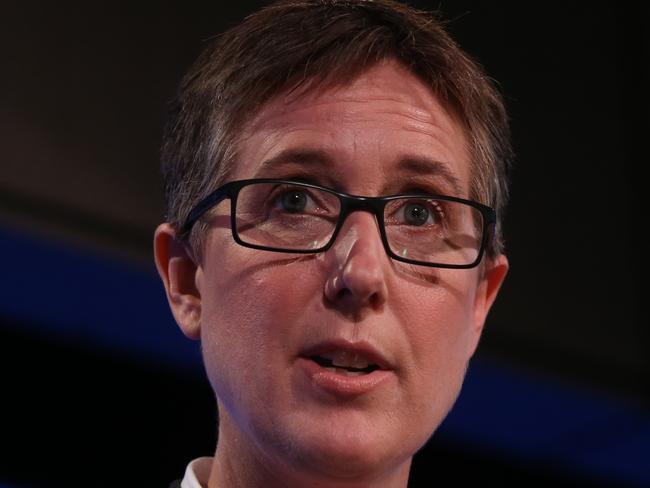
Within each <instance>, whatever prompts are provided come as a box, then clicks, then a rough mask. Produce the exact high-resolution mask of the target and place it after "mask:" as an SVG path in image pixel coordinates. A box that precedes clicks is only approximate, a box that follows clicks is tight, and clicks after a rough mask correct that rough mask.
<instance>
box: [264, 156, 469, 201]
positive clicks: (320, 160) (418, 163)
mask: <svg viewBox="0 0 650 488" xmlns="http://www.w3.org/2000/svg"><path fill="white" fill-rule="evenodd" d="M296 164H298V165H301V166H302V165H305V166H312V167H313V166H316V167H323V168H325V169H327V168H331V167H333V166H334V158H332V157H331V156H330V155H329V154H328V153H327V152H325V151H322V150H318V149H286V150H284V151H281V152H280V153H278V154H277V155H275V156H273V157H272V158H270V159H267V160H264V161H263V162H262V163H261V165H260V167H259V168H258V170H257V171H256V175H255V177H256V178H257V177H259V175H261V174H264V173H266V172H267V171H270V170H274V169H278V168H282V167H283V166H290V165H296ZM391 171H403V172H405V173H407V174H408V175H409V176H436V177H440V178H442V179H443V180H445V182H446V183H447V184H449V185H450V186H451V189H452V190H453V191H454V192H455V193H454V194H455V195H457V196H462V194H463V189H462V185H461V182H460V180H459V179H458V177H456V175H455V174H454V173H453V171H452V170H451V168H450V166H449V164H448V163H445V162H443V161H436V160H433V159H429V158H424V157H418V156H406V157H403V158H401V159H400V160H399V161H398V162H397V164H396V166H395V168H393V169H391Z"/></svg>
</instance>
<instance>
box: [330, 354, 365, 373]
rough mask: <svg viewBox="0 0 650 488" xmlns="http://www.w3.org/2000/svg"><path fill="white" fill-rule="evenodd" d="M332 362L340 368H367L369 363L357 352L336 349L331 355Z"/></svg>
mask: <svg viewBox="0 0 650 488" xmlns="http://www.w3.org/2000/svg"><path fill="white" fill-rule="evenodd" d="M331 360H332V364H333V365H334V366H338V367H341V368H347V367H353V368H357V369H363V368H367V367H368V365H369V364H370V363H369V362H368V361H367V360H366V359H364V358H363V357H361V356H360V355H359V354H356V353H351V352H348V351H336V352H335V353H334V354H333V355H332V358H331Z"/></svg>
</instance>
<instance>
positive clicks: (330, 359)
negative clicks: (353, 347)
mask: <svg viewBox="0 0 650 488" xmlns="http://www.w3.org/2000/svg"><path fill="white" fill-rule="evenodd" d="M309 359H311V360H312V361H314V362H315V363H316V364H318V365H320V367H321V368H323V369H325V370H326V371H330V372H332V373H336V374H342V375H345V376H361V375H364V374H369V373H372V372H373V371H376V370H378V369H380V368H379V365H378V364H375V363H370V362H369V360H368V359H366V358H364V357H363V356H362V355H360V354H358V353H350V352H348V351H341V350H339V351H336V352H333V353H331V354H323V355H314V356H310V357H309Z"/></svg>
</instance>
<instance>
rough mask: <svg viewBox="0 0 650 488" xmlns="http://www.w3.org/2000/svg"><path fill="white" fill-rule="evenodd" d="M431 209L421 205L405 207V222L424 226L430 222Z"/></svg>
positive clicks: (414, 204) (413, 204) (410, 204)
mask: <svg viewBox="0 0 650 488" xmlns="http://www.w3.org/2000/svg"><path fill="white" fill-rule="evenodd" d="M429 215H430V213H429V209H428V208H426V207H425V206H424V205H422V204H420V203H409V204H408V205H404V221H405V222H406V223H407V224H409V225H418V226H419V225H424V224H426V223H427V221H428V220H429Z"/></svg>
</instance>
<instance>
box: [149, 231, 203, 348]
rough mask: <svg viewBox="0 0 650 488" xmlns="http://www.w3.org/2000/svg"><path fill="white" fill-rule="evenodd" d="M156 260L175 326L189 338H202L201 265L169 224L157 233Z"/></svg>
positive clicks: (155, 237)
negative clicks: (198, 278)
mask: <svg viewBox="0 0 650 488" xmlns="http://www.w3.org/2000/svg"><path fill="white" fill-rule="evenodd" d="M154 257H155V261H156V268H157V269H158V274H159V275H160V279H161V280H162V282H163V285H164V286H165V292H166V294H167V301H168V302H169V307H170V308H171V311H172V314H173V315H174V318H175V319H176V323H177V324H178V326H179V327H180V328H181V330H182V331H183V333H184V334H185V335H186V336H187V337H189V338H190V339H199V338H200V336H201V330H200V323H201V295H200V292H199V290H198V288H197V286H196V283H197V277H198V274H199V273H200V272H201V268H200V266H199V265H198V264H197V263H195V260H194V258H193V256H192V255H191V253H190V252H189V250H188V248H187V245H186V244H185V242H183V241H182V240H181V239H179V238H178V237H177V236H176V231H175V229H174V227H173V226H172V225H171V224H169V223H164V224H160V225H159V226H158V228H157V229H156V232H155V234H154Z"/></svg>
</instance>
